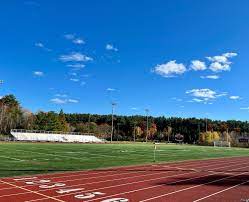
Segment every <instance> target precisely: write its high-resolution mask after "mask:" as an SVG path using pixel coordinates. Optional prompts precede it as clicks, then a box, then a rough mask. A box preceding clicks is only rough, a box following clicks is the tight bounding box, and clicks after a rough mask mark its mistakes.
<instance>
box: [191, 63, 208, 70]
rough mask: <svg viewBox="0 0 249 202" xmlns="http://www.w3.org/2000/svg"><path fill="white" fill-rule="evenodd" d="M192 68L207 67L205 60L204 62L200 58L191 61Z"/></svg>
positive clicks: (201, 68)
mask: <svg viewBox="0 0 249 202" xmlns="http://www.w3.org/2000/svg"><path fill="white" fill-rule="evenodd" d="M190 68H191V69H193V70H195V71H199V70H205V69H207V67H206V64H205V62H202V61H200V60H193V61H191V65H190Z"/></svg>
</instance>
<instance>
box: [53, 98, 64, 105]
mask: <svg viewBox="0 0 249 202" xmlns="http://www.w3.org/2000/svg"><path fill="white" fill-rule="evenodd" d="M50 102H53V103H54V104H66V103H67V102H66V100H64V99H60V98H53V99H51V100H50Z"/></svg>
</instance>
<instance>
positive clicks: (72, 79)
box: [70, 78, 80, 82]
mask: <svg viewBox="0 0 249 202" xmlns="http://www.w3.org/2000/svg"><path fill="white" fill-rule="evenodd" d="M70 81H73V82H79V81H80V80H79V79H75V78H70Z"/></svg>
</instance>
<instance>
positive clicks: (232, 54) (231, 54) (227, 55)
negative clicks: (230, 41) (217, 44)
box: [223, 52, 238, 58]
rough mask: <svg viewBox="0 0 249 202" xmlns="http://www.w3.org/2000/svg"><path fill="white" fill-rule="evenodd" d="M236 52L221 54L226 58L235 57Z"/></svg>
mask: <svg viewBox="0 0 249 202" xmlns="http://www.w3.org/2000/svg"><path fill="white" fill-rule="evenodd" d="M237 55H238V54H237V53H233V52H231V53H224V54H223V56H225V57H227V58H232V57H235V56H237Z"/></svg>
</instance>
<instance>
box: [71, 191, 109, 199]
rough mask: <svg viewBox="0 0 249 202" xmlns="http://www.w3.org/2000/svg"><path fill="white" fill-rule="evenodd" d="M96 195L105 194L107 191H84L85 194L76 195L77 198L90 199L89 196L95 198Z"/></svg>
mask: <svg viewBox="0 0 249 202" xmlns="http://www.w3.org/2000/svg"><path fill="white" fill-rule="evenodd" d="M96 195H105V193H102V192H92V193H84V194H78V195H75V196H74V197H75V198H77V199H89V198H94V197H95V196H96Z"/></svg>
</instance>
